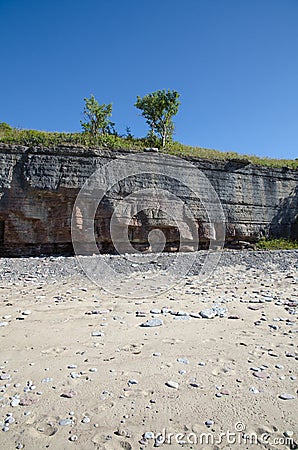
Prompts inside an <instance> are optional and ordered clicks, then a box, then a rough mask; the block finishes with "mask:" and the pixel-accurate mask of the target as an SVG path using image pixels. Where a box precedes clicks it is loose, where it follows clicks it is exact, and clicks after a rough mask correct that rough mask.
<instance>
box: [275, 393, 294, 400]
mask: <svg viewBox="0 0 298 450" xmlns="http://www.w3.org/2000/svg"><path fill="white" fill-rule="evenodd" d="M279 398H280V399H281V400H294V399H295V398H296V397H295V395H292V394H280V395H279Z"/></svg>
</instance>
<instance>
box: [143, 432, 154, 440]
mask: <svg viewBox="0 0 298 450" xmlns="http://www.w3.org/2000/svg"><path fill="white" fill-rule="evenodd" d="M143 438H144V439H154V433H152V431H146V432H145V433H144V434H143Z"/></svg>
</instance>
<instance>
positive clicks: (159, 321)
mask: <svg viewBox="0 0 298 450" xmlns="http://www.w3.org/2000/svg"><path fill="white" fill-rule="evenodd" d="M161 325H163V320H162V319H149V320H147V321H146V322H144V323H142V324H141V325H140V326H141V327H150V328H151V327H160V326H161Z"/></svg>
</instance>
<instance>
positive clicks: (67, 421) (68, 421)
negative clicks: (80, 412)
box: [58, 419, 73, 427]
mask: <svg viewBox="0 0 298 450" xmlns="http://www.w3.org/2000/svg"><path fill="white" fill-rule="evenodd" d="M58 423H59V425H61V426H62V427H64V426H67V425H73V420H72V419H61V420H59V422H58Z"/></svg>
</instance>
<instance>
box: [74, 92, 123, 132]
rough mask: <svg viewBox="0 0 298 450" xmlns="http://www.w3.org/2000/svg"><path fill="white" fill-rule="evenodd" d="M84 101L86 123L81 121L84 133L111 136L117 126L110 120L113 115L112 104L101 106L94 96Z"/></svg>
mask: <svg viewBox="0 0 298 450" xmlns="http://www.w3.org/2000/svg"><path fill="white" fill-rule="evenodd" d="M84 101H85V108H84V117H85V119H86V122H83V121H82V120H81V121H80V122H81V125H82V127H83V129H84V131H85V132H87V133H90V134H92V136H96V135H97V134H110V133H111V132H112V131H113V130H114V125H115V124H114V123H113V122H111V121H110V120H109V117H111V115H112V108H113V106H112V103H109V104H108V105H105V104H102V105H100V104H99V103H98V101H97V100H96V99H95V98H94V95H91V96H90V98H84Z"/></svg>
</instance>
